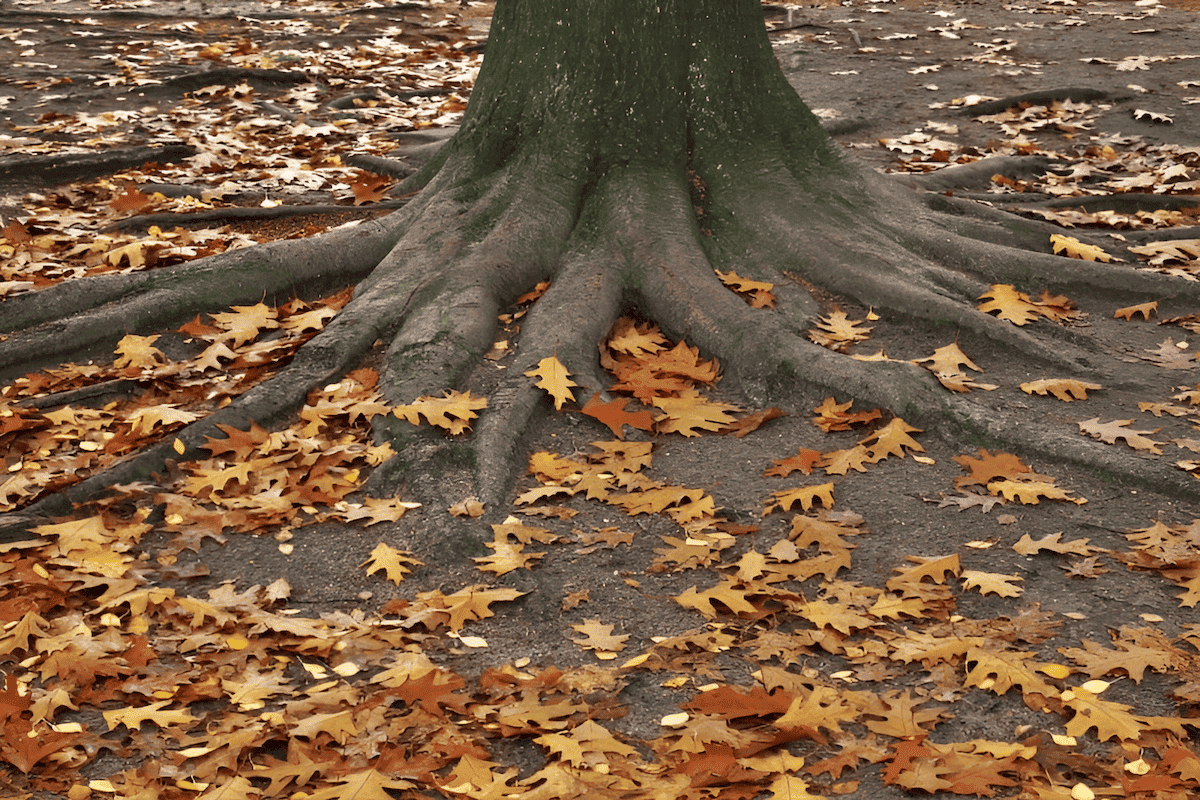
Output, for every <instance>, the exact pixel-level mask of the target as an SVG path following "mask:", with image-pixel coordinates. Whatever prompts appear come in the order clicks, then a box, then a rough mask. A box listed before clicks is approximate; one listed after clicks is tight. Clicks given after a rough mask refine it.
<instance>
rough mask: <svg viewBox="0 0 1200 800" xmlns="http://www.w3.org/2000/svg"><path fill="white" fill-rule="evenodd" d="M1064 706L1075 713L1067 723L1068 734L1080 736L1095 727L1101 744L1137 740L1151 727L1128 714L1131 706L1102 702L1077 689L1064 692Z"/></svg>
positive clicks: (1079, 688) (1095, 696) (1098, 698)
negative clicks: (1112, 741)
mask: <svg viewBox="0 0 1200 800" xmlns="http://www.w3.org/2000/svg"><path fill="white" fill-rule="evenodd" d="M1061 697H1062V699H1063V702H1064V705H1066V707H1067V708H1070V709H1071V710H1072V711H1074V712H1075V715H1074V716H1073V717H1071V719H1069V720H1067V726H1066V729H1067V735H1068V736H1075V737H1080V736H1083V735H1084V734H1085V733H1087V732H1088V731H1089V730H1091V729H1092V728H1095V729H1096V736H1097V738H1099V739H1100V741H1102V742H1103V741H1108V740H1109V739H1117V740H1124V741H1136V740H1137V739H1138V738H1139V737H1140V736H1141V734H1142V732H1143V731H1145V730H1147V729H1149V728H1150V727H1151V725H1150V724H1148V723H1147V722H1145V721H1143V720H1142V719H1139V718H1138V717H1135V716H1134V715H1132V714H1130V713H1129V709H1130V706H1127V705H1124V704H1123V703H1114V702H1110V701H1108V700H1101V699H1100V697H1098V696H1097V695H1095V694H1093V693H1091V692H1089V691H1088V690H1087V689H1084V688H1083V687H1082V686H1076V687H1074V688H1072V689H1069V690H1067V691H1065V692H1063V693H1062V695H1061Z"/></svg>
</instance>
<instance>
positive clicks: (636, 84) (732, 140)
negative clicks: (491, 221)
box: [459, 0, 837, 184]
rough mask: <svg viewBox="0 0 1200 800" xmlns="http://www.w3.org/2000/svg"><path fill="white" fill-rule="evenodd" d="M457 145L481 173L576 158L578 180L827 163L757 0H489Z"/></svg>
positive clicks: (829, 155)
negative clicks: (484, 46)
mask: <svg viewBox="0 0 1200 800" xmlns="http://www.w3.org/2000/svg"><path fill="white" fill-rule="evenodd" d="M459 144H460V145H462V146H465V147H469V148H471V149H472V150H474V151H475V153H476V163H477V166H478V168H479V169H480V170H481V171H482V173H483V174H482V175H481V177H486V175H487V171H488V170H494V169H496V168H498V167H500V166H501V165H504V164H508V163H512V162H513V161H517V162H531V163H536V162H537V161H538V160H540V159H545V158H551V159H559V160H566V159H565V158H564V157H565V156H566V154H568V153H578V154H586V155H587V158H586V160H585V161H584V162H583V163H582V164H579V163H577V164H574V165H573V166H574V168H575V169H576V170H578V171H579V174H578V175H575V176H574V177H577V178H578V179H580V180H582V181H584V182H586V183H588V184H596V183H598V182H599V181H601V180H603V178H604V176H605V175H607V174H608V173H610V172H611V171H612V170H613V169H615V168H624V167H631V166H632V167H634V168H638V167H639V166H640V167H643V168H653V169H663V168H666V169H670V170H671V171H672V172H674V173H675V175H676V177H677V178H678V180H680V181H681V182H682V181H683V180H684V179H685V175H686V173H687V172H688V171H689V170H690V171H691V172H693V173H697V174H706V173H709V172H720V171H722V170H725V171H726V172H729V171H732V170H733V169H735V168H736V167H737V166H738V165H739V164H743V163H749V164H755V165H758V166H759V167H763V168H769V167H771V166H780V167H782V166H786V167H788V168H789V169H792V170H799V171H802V172H805V173H806V174H809V175H811V174H812V173H813V171H814V170H823V169H827V168H829V167H831V166H833V165H834V164H836V163H837V157H836V154H835V151H834V150H833V149H832V148H831V147H830V145H829V142H828V138H827V137H826V136H825V134H824V133H823V131H822V130H821V128H820V125H819V124H818V121H817V119H816V117H814V116H813V114H812V113H811V112H810V111H809V110H808V109H807V108H806V107H805V106H804V104H803V103H802V102H801V101H800V99H799V97H797V95H796V93H795V91H794V90H793V89H792V87H791V86H790V85H789V84H788V82H787V80H786V79H785V78H784V76H783V74H782V72H781V71H780V69H779V65H778V63H777V62H776V60H775V55H774V53H773V51H772V49H771V45H770V42H769V41H768V39H767V33H766V29H765V26H764V24H763V15H762V7H761V4H760V3H759V2H757V0H588V1H587V2H579V1H577V0H576V1H572V0H528V1H527V2H526V1H523V2H517V1H516V0H500V2H498V3H497V6H496V15H495V17H494V19H493V22H492V28H491V37H490V40H489V45H488V53H487V58H486V59H485V61H484V65H483V69H482V70H481V72H480V75H479V80H478V82H477V84H476V87H475V90H474V92H473V93H472V96H471V103H470V106H469V108H468V110H467V113H466V116H465V119H464V120H463V126H462V132H461V133H460V135H459Z"/></svg>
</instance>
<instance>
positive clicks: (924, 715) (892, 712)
mask: <svg viewBox="0 0 1200 800" xmlns="http://www.w3.org/2000/svg"><path fill="white" fill-rule="evenodd" d="M875 700H876V701H877V703H878V706H877V707H868V709H867V710H866V714H865V715H864V716H863V719H862V723H863V725H865V726H866V727H867V730H869V731H871V732H873V733H878V734H880V735H882V736H894V737H896V738H897V739H911V738H913V737H916V736H921V735H923V734H925V733H926V732H927V728H926V726H929V725H930V724H931V723H935V722H937V720H939V719H940V718H941V716H942V712H941V709H940V708H921V707H920V706H921V705H922V704H923V703H925V702H926V701H925V698H914V697H912V696H911V695H910V694H909V692H908V690H907V689H905V690H903V691H892V692H889V693H888V694H886V695H882V696H879V697H877V698H875Z"/></svg>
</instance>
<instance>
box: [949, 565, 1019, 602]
mask: <svg viewBox="0 0 1200 800" xmlns="http://www.w3.org/2000/svg"><path fill="white" fill-rule="evenodd" d="M961 577H962V583H963V589H968V590H969V589H978V590H979V593H980V594H998V595H1000V596H1001V597H1020V596H1021V595H1022V594H1023V593H1024V592H1025V590H1024V589H1022V588H1021V587H1020V586H1013V582H1014V581H1020V580H1024V579H1023V578H1021V577H1019V576H1017V575H1001V574H999V573H996V572H979V571H977V570H973V569H967V570H963V573H962V576H961Z"/></svg>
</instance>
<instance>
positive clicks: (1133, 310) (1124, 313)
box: [1113, 248, 1158, 320]
mask: <svg viewBox="0 0 1200 800" xmlns="http://www.w3.org/2000/svg"><path fill="white" fill-rule="evenodd" d="M1132 251H1133V248H1130V252H1132ZM1157 311H1158V301H1157V300H1154V301H1152V302H1149V303H1140V304H1138V305H1136V306H1125V307H1124V308H1118V309H1117V310H1116V311H1114V312H1113V319H1127V320H1132V319H1133V315H1134V314H1141V315H1142V319H1144V320H1149V319H1150V317H1152V316H1154V315H1155V313H1157Z"/></svg>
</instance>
